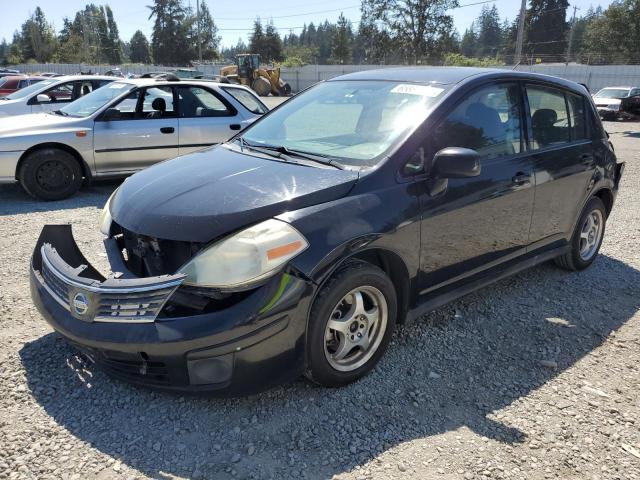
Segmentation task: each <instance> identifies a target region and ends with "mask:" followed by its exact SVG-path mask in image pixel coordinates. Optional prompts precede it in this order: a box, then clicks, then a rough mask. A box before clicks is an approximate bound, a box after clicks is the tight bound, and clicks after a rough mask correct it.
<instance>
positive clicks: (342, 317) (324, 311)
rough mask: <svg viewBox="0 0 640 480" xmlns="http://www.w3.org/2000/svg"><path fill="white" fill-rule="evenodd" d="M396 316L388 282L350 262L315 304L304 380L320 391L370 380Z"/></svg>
mask: <svg viewBox="0 0 640 480" xmlns="http://www.w3.org/2000/svg"><path fill="white" fill-rule="evenodd" d="M396 310H397V300H396V293H395V289H394V286H393V284H392V283H391V280H390V279H389V277H388V276H387V275H386V274H385V273H384V272H383V271H382V270H381V269H380V268H378V267H376V266H374V265H371V264H369V263H366V262H361V261H353V262H349V263H348V264H347V265H345V267H343V268H341V269H340V270H339V271H338V272H337V273H336V274H334V276H333V277H332V278H331V279H330V280H329V281H328V282H327V283H326V285H325V286H324V287H323V288H322V290H321V291H320V293H319V294H318V296H317V297H316V300H315V301H314V304H313V307H312V310H311V316H310V319H309V331H308V334H307V352H308V357H307V358H308V366H307V372H306V376H307V377H308V378H310V379H311V380H313V381H314V382H316V383H319V384H321V385H324V386H328V387H338V386H342V385H346V384H348V383H351V382H354V381H356V380H358V379H359V378H361V377H363V376H364V375H366V374H367V373H368V372H369V371H370V370H371V369H372V368H373V367H374V366H375V364H376V363H377V362H378V360H379V359H380V357H382V355H383V354H384V351H385V350H386V348H387V345H388V344H389V341H390V339H391V335H392V334H393V330H394V328H395V323H396Z"/></svg>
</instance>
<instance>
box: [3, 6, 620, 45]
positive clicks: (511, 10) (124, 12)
mask: <svg viewBox="0 0 640 480" xmlns="http://www.w3.org/2000/svg"><path fill="white" fill-rule="evenodd" d="M204 1H206V2H207V6H208V7H209V9H210V10H211V12H212V14H213V17H214V20H215V22H216V24H217V25H218V28H219V29H220V32H219V33H220V35H221V36H222V44H223V45H224V46H230V45H234V44H235V43H236V42H237V41H238V38H239V37H241V38H243V39H244V40H245V41H247V38H248V35H249V33H250V31H251V26H252V24H253V20H254V19H255V18H256V17H257V16H260V17H261V18H262V19H263V20H267V19H269V18H273V22H274V24H275V25H276V27H278V31H279V32H280V34H281V35H283V36H284V35H285V34H287V33H289V32H290V31H293V32H295V33H300V30H301V27H302V26H303V25H304V24H305V23H309V22H312V21H313V22H314V23H316V24H317V23H318V22H320V21H324V19H325V18H326V19H328V20H329V21H335V20H337V18H338V16H339V15H340V12H344V14H345V16H346V17H348V18H350V19H351V20H353V21H354V22H357V21H358V19H359V17H360V1H359V0H324V1H319V0H308V1H303V0H298V1H296V0H282V3H281V2H273V1H272V2H270V1H265V0H241V1H234V0H204ZM478 1H479V0H460V4H461V5H464V4H468V3H476V2H478ZM93 2H94V3H96V4H103V3H107V4H109V5H110V6H111V9H112V10H113V13H114V15H115V18H116V21H117V23H118V28H119V29H120V38H122V39H123V40H129V39H130V38H131V36H132V35H133V33H134V32H135V31H136V30H138V29H140V30H142V31H143V32H144V34H145V35H147V37H149V40H150V39H151V38H150V37H151V29H152V25H153V24H152V22H151V21H150V20H148V17H149V10H148V9H147V8H146V5H149V4H151V3H152V0H110V1H108V2H101V1H100V0H93ZM87 3H91V2H89V1H87V0H38V1H35V2H34V1H31V0H27V1H16V0H0V11H1V12H2V14H0V39H1V38H3V37H4V38H6V39H7V40H8V41H10V40H11V37H12V36H13V32H14V31H15V30H16V29H18V28H19V27H20V25H21V24H22V23H23V22H24V21H25V19H26V18H27V17H28V16H29V15H30V14H31V13H32V12H33V11H34V10H35V8H36V6H38V5H39V6H40V8H42V9H43V10H44V13H45V15H46V17H47V19H48V20H49V21H50V22H53V24H54V26H55V28H56V30H59V29H60V28H61V26H62V19H63V18H64V17H65V16H66V17H70V18H72V19H73V16H74V15H75V12H76V11H78V10H80V9H82V8H83V7H84V5H86V4H87ZM190 3H191V5H192V6H193V8H194V9H195V7H196V0H191V2H190ZM491 3H494V4H495V5H496V6H497V7H498V11H499V12H500V16H501V17H502V18H504V17H507V18H509V19H510V20H511V19H513V18H514V17H515V16H516V14H517V13H518V9H519V6H520V2H519V1H518V0H495V1H494V2H491ZM491 3H490V4H491ZM610 3H611V0H601V1H597V0H596V1H595V2H594V1H593V0H572V2H571V6H572V7H573V6H574V5H575V6H577V7H578V8H579V9H580V10H579V11H578V15H580V13H581V12H585V11H586V10H587V9H588V8H589V6H590V5H598V4H599V5H602V7H603V8H604V7H606V6H607V5H609V4H610ZM490 4H489V5H490ZM271 5H273V8H270V6H271ZM481 8H482V5H472V6H468V7H464V8H459V9H456V10H453V11H452V15H453V18H454V21H455V26H456V28H457V29H458V31H459V32H460V33H462V32H463V31H464V29H465V28H467V27H468V26H469V25H470V24H471V22H472V21H473V20H474V19H475V18H476V17H477V16H478V14H479V13H480V10H481ZM570 10H571V11H570V12H569V13H572V11H573V10H572V9H570ZM354 27H357V25H354Z"/></svg>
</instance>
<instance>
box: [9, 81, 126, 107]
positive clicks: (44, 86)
mask: <svg viewBox="0 0 640 480" xmlns="http://www.w3.org/2000/svg"><path fill="white" fill-rule="evenodd" d="M114 80H116V79H115V78H113V77H105V76H103V75H66V76H61V77H55V78H45V79H44V80H41V81H39V82H38V83H34V84H33V85H29V86H28V87H24V88H21V89H20V90H17V91H15V92H13V93H11V94H9V95H6V96H4V97H2V98H0V117H4V116H9V115H25V114H27V113H39V112H51V111H53V110H58V109H59V108H61V107H64V106H65V105H68V104H69V103H71V102H73V101H75V100H77V99H78V98H80V97H83V96H84V95H88V94H90V93H91V92H93V91H94V90H97V89H98V88H100V87H103V86H105V85H106V84H108V83H111V82H113V81H114Z"/></svg>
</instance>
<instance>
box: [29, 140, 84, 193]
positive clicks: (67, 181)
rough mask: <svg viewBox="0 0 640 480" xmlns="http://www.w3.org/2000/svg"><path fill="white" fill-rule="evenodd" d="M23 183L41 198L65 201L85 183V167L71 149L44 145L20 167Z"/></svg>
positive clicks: (30, 191) (31, 154)
mask: <svg viewBox="0 0 640 480" xmlns="http://www.w3.org/2000/svg"><path fill="white" fill-rule="evenodd" d="M18 176H19V178H20V184H21V185H22V188H24V189H25V191H26V192H27V193H28V194H29V195H31V196H32V197H35V198H37V199H40V200H48V201H50V200H62V199H63V198H67V197H70V196H71V195H73V194H74V193H76V192H77V191H78V189H79V188H80V186H81V185H82V168H81V167H80V164H79V163H78V161H77V160H76V158H75V157H74V156H73V155H71V154H70V153H69V152H66V151H64V150H60V149H58V148H43V149H41V150H36V151H35V152H32V153H30V154H29V155H28V156H27V158H25V160H24V162H23V163H22V165H21V167H20V172H19V174H18Z"/></svg>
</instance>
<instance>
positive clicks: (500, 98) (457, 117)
mask: <svg viewBox="0 0 640 480" xmlns="http://www.w3.org/2000/svg"><path fill="white" fill-rule="evenodd" d="M520 119H521V112H520V90H519V88H518V85H516V84H498V85H489V86H486V87H482V88H480V89H478V90H476V91H474V92H472V93H471V94H470V95H468V96H467V97H466V98H465V99H464V100H463V101H462V102H461V103H459V104H458V105H457V106H456V107H455V108H454V109H453V111H452V112H450V113H449V114H448V115H447V117H446V118H445V119H444V120H443V121H442V122H441V123H440V125H439V126H438V127H436V129H435V132H434V134H433V136H432V139H433V148H432V149H431V150H432V153H433V154H435V153H436V152H438V151H439V150H442V149H443V148H447V147H463V148H470V149H472V150H475V151H477V152H478V153H479V154H480V157H481V158H482V159H494V158H500V157H507V156H510V155H515V154H518V153H520V152H521V151H522V130H521V126H520V123H521V122H520Z"/></svg>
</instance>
